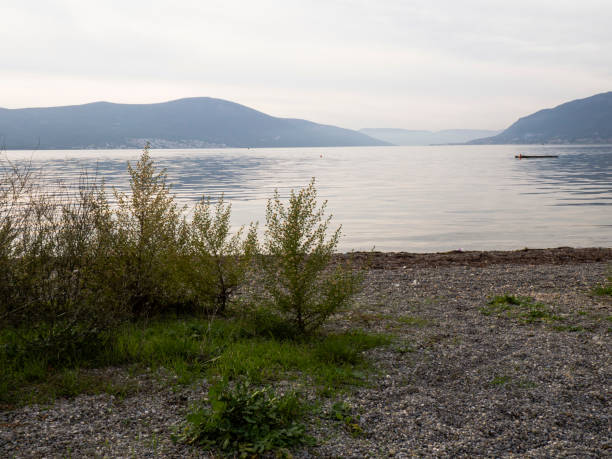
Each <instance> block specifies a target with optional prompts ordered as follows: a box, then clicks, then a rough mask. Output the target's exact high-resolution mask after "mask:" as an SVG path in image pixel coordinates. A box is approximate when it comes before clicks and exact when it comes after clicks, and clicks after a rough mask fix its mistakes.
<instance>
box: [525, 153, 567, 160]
mask: <svg viewBox="0 0 612 459" xmlns="http://www.w3.org/2000/svg"><path fill="white" fill-rule="evenodd" d="M514 157H515V158H518V159H536V158H558V157H559V155H524V154H522V153H519V154H518V155H514Z"/></svg>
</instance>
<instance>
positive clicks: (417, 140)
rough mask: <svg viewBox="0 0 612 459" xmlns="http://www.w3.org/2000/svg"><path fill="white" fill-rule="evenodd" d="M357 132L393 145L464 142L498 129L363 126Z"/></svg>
mask: <svg viewBox="0 0 612 459" xmlns="http://www.w3.org/2000/svg"><path fill="white" fill-rule="evenodd" d="M359 132H361V133H363V134H366V135H368V136H370V137H374V138H375V139H379V140H383V141H385V142H389V143H392V144H394V145H440V144H448V143H465V142H469V141H470V140H474V139H478V138H481V137H485V136H489V137H490V136H493V135H495V134H498V133H499V132H500V131H487V130H482V129H445V130H443V131H415V130H409V129H391V128H365V129H360V130H359Z"/></svg>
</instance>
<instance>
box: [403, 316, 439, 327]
mask: <svg viewBox="0 0 612 459" xmlns="http://www.w3.org/2000/svg"><path fill="white" fill-rule="evenodd" d="M397 321H398V322H399V323H401V324H403V325H407V326H409V327H416V328H423V327H428V326H430V325H432V322H431V321H430V320H429V319H425V318H424V317H416V316H401V317H398V319H397Z"/></svg>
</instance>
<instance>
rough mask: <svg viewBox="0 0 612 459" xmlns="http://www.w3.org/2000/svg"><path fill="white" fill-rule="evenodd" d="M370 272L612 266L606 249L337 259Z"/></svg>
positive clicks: (364, 254) (352, 255)
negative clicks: (520, 266) (457, 267)
mask: <svg viewBox="0 0 612 459" xmlns="http://www.w3.org/2000/svg"><path fill="white" fill-rule="evenodd" d="M336 256H337V258H338V259H339V260H352V261H353V262H355V263H356V264H358V265H361V266H366V267H368V268H370V269H401V268H403V267H406V266H410V267H423V268H428V267H432V268H433V267H445V266H474V267H487V266H492V265H548V264H550V265H568V264H583V263H605V262H612V248H609V247H585V248H573V247H555V248H547V249H529V248H525V249H520V250H466V251H463V250H452V251H450V252H430V253H412V252H377V251H374V252H352V253H342V254H337V255H336Z"/></svg>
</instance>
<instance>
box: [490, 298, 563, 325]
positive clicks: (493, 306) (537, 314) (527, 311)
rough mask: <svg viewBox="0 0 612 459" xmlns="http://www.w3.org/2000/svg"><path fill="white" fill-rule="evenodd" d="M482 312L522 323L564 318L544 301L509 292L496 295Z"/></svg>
mask: <svg viewBox="0 0 612 459" xmlns="http://www.w3.org/2000/svg"><path fill="white" fill-rule="evenodd" d="M480 312H481V313H482V314H484V315H486V316H505V317H508V318H510V319H514V320H517V321H518V322H519V323H522V324H534V323H541V322H553V321H558V320H562V318H561V317H559V316H557V315H555V314H554V313H553V311H552V309H551V308H550V307H548V306H546V305H545V304H543V303H539V302H534V301H533V300H532V299H530V298H525V297H517V296H513V295H508V294H505V295H499V296H494V297H493V298H491V299H490V300H489V302H488V303H487V305H486V306H485V307H483V308H481V309H480Z"/></svg>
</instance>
